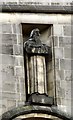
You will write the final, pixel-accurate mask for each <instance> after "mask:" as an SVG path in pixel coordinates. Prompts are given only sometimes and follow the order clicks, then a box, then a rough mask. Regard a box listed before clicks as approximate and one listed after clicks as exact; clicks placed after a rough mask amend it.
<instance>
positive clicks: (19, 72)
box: [14, 66, 24, 77]
mask: <svg viewBox="0 0 73 120" xmlns="http://www.w3.org/2000/svg"><path fill="white" fill-rule="evenodd" d="M14 69H15V73H14V74H15V76H21V77H23V76H24V69H23V67H22V66H16V67H15V68H14Z"/></svg>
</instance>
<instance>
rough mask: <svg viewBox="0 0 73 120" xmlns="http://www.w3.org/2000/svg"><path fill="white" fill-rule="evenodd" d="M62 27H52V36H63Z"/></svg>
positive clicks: (57, 25)
mask: <svg viewBox="0 0 73 120" xmlns="http://www.w3.org/2000/svg"><path fill="white" fill-rule="evenodd" d="M62 29H63V26H62V25H59V24H55V25H54V27H53V31H54V35H56V36H62V35H63V30H62Z"/></svg>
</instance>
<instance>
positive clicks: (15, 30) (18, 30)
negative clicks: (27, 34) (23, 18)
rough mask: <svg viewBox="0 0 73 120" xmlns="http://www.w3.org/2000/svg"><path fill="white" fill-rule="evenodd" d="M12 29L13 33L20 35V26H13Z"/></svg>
mask: <svg viewBox="0 0 73 120" xmlns="http://www.w3.org/2000/svg"><path fill="white" fill-rule="evenodd" d="M12 27H13V33H16V34H22V26H21V24H13V25H12Z"/></svg>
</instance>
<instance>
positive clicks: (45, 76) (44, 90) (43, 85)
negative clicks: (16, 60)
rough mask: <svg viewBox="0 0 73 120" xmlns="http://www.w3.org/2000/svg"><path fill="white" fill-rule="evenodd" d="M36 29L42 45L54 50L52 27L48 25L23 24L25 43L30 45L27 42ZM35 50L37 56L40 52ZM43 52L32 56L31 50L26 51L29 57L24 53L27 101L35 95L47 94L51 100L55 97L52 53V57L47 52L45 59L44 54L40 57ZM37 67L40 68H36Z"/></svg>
mask: <svg viewBox="0 0 73 120" xmlns="http://www.w3.org/2000/svg"><path fill="white" fill-rule="evenodd" d="M35 28H38V29H39V31H40V40H41V42H42V44H44V45H46V46H49V48H52V40H51V39H50V37H51V36H52V25H47V24H22V32H23V39H24V43H28V42H27V41H28V39H29V36H30V33H31V31H32V30H33V29H35ZM39 44H40V43H39ZM35 46H37V45H35ZM34 49H35V48H33V49H32V52H33V53H34V54H36V53H37V52H38V50H37V48H36V51H34ZM39 49H40V48H39ZM41 50H42V49H41ZM41 50H40V52H38V55H35V56H34V55H32V56H31V55H30V53H31V50H29V51H28V50H26V51H27V53H29V55H25V54H26V52H25V51H24V68H25V69H24V70H25V84H26V86H25V87H26V101H27V100H28V97H29V95H30V94H33V93H40V94H42V97H43V96H44V95H43V94H46V95H48V96H49V97H50V99H51V97H54V90H53V89H54V88H53V82H54V81H53V80H54V78H53V70H52V53H51V55H50V54H48V51H47V53H46V51H45V57H44V55H43V54H42V55H40V53H42V52H41ZM49 50H50V49H49ZM51 51H52V49H51ZM30 56H31V57H30ZM36 60H37V61H36ZM36 65H37V66H38V67H36ZM33 66H34V67H33ZM36 70H37V73H36ZM30 73H31V74H30ZM37 76H38V77H37ZM33 81H34V82H33ZM40 94H38V96H39V99H40ZM34 96H36V95H33V96H32V98H34ZM46 97H47V96H46ZM43 98H44V97H43ZM38 101H40V100H38ZM43 101H44V99H43ZM51 101H52V99H51Z"/></svg>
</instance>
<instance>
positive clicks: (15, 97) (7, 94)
mask: <svg viewBox="0 0 73 120" xmlns="http://www.w3.org/2000/svg"><path fill="white" fill-rule="evenodd" d="M2 99H7V100H19V99H20V95H19V94H18V93H12V92H2Z"/></svg>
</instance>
